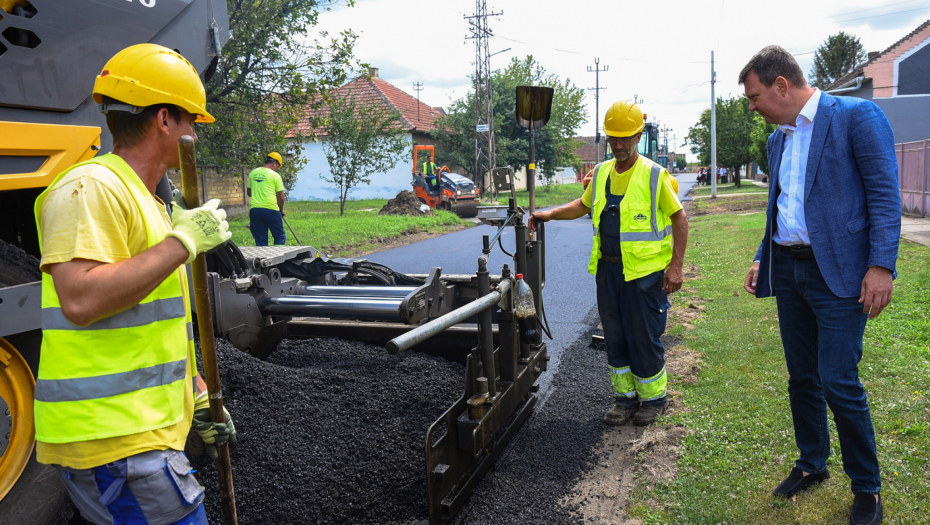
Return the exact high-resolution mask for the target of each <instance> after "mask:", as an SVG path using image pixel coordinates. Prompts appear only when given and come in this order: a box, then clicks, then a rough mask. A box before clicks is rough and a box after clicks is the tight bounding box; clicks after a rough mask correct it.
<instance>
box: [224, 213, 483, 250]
mask: <svg viewBox="0 0 930 525" xmlns="http://www.w3.org/2000/svg"><path fill="white" fill-rule="evenodd" d="M385 202H387V200H386V199H369V200H362V201H346V212H345V215H344V216H340V215H339V203H338V202H319V201H293V202H288V203H287V205H286V206H285V208H284V211H286V212H287V217H286V218H287V221H288V222H289V223H290V225H291V227H293V228H294V231H295V232H296V233H297V237H298V238H300V241H301V243H302V244H304V245H310V246H313V247H315V248H317V249H318V250H320V251H322V252H323V253H325V254H326V255H329V256H331V257H343V256H346V255H349V254H351V253H353V252H357V251H360V250H364V249H365V248H366V247H369V246H370V245H374V244H380V243H381V242H384V240H386V239H389V238H392V237H398V236H401V235H405V234H410V233H418V232H423V231H426V232H444V231H448V230H449V229H450V228H451V227H454V226H457V225H461V224H464V225H467V226H470V225H471V223H470V222H467V221H462V219H460V218H459V217H458V216H456V215H455V214H452V213H448V212H444V211H438V210H437V211H436V213H435V214H434V215H432V216H423V217H417V216H412V217H407V216H399V215H378V210H380V209H381V206H383V205H384V203H385ZM365 209H372V210H373V211H362V210H365ZM248 222H249V217H248V215H243V216H240V217H235V218H233V219H230V220H229V230H230V231H231V232H232V233H233V236H232V240H233V242H235V243H236V244H238V245H240V246H255V241H254V240H253V239H252V234H251V233H250V232H249V230H248V228H246V224H248ZM284 230H285V232H286V233H287V244H288V245H289V246H296V245H297V241H295V240H294V236H293V235H292V234H291V231H290V230H289V229H288V228H287V226H286V225H285V227H284Z"/></svg>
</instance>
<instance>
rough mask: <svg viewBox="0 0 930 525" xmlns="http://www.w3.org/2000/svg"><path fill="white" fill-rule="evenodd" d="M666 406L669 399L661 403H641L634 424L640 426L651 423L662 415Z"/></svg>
mask: <svg viewBox="0 0 930 525" xmlns="http://www.w3.org/2000/svg"><path fill="white" fill-rule="evenodd" d="M666 406H668V401H666V402H665V403H663V404H661V405H641V406H640V407H639V410H638V411H637V412H636V417H635V418H633V424H634V425H636V426H638V427H644V426H646V425H651V424H652V422H653V421H655V420H656V418H657V417H659V416H660V415H662V412H664V411H665V407H666Z"/></svg>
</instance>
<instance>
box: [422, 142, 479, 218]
mask: <svg viewBox="0 0 930 525" xmlns="http://www.w3.org/2000/svg"><path fill="white" fill-rule="evenodd" d="M421 151H422V152H428V153H429V161H428V162H429V163H430V165H432V164H433V163H434V162H435V160H436V152H435V148H434V146H414V147H413V181H412V182H411V183H410V184H411V185H412V186H413V191H414V193H415V194H416V196H417V199H418V200H419V201H420V202H422V203H423V204H426V205H427V206H429V207H430V208H433V209H440V210H446V211H450V212H452V213H454V214H456V215H458V216H459V217H474V216H476V215H477V214H478V199H479V198H480V196H481V192H480V190H479V189H478V188H477V187H476V186H475V183H474V182H472V181H470V180H468V179H467V178H465V177H463V176H461V175H459V174H456V173H452V172H451V171H450V170H449V168H448V166H442V167H441V168H437V169H436V172H435V173H432V174H431V173H423V166H422V164H421V163H420V152H421ZM423 162H427V161H423Z"/></svg>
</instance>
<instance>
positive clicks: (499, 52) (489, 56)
mask: <svg viewBox="0 0 930 525" xmlns="http://www.w3.org/2000/svg"><path fill="white" fill-rule="evenodd" d="M511 49H512V48H509V47H508V48H507V49H501V50H500V51H498V52H497V53H491V54H490V55H488V58H491V57H492V56H494V55H499V54H501V53H503V52H504V51H510V50H511Z"/></svg>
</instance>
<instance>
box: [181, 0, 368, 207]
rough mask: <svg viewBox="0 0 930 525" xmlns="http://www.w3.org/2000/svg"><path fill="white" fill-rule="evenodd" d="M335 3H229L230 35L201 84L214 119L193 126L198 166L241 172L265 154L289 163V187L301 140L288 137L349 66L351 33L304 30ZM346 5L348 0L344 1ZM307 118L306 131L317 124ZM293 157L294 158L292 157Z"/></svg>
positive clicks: (297, 168)
mask: <svg viewBox="0 0 930 525" xmlns="http://www.w3.org/2000/svg"><path fill="white" fill-rule="evenodd" d="M337 3H339V2H338V0H260V1H244V0H231V1H230V2H228V10H229V30H230V33H231V34H232V38H231V39H230V40H229V41H228V42H226V44H225V45H224V46H223V50H222V54H221V56H220V57H219V62H218V64H217V67H216V73H215V74H214V75H213V77H212V78H211V79H210V81H209V82H207V85H206V91H207V110H208V111H210V113H212V114H213V116H215V117H216V123H215V124H208V125H201V126H198V128H197V134H198V135H199V136H200V140H199V143H198V156H199V157H200V162H201V164H212V165H215V166H217V168H218V169H219V172H220V173H241V171H242V170H243V169H246V170H248V169H252V168H255V167H257V166H261V165H262V161H263V160H264V158H265V156H266V155H267V154H268V152H270V151H277V152H279V153H281V154H282V155H284V156H285V157H286V158H287V159H288V160H286V161H285V163H284V166H282V168H281V170H280V171H279V173H280V174H281V178H282V179H283V181H284V186H285V189H286V190H288V191H290V190H291V189H293V186H294V182H295V180H296V174H297V173H298V172H299V171H300V168H301V167H302V166H303V164H304V163H305V162H306V161H305V160H301V158H300V152H301V151H302V149H303V148H302V144H303V141H302V140H300V137H297V140H290V139H289V138H288V134H289V133H290V132H291V130H293V129H294V127H295V126H296V125H297V123H298V122H299V121H300V119H301V118H302V117H303V116H304V113H305V111H306V108H308V107H309V108H317V107H320V105H321V104H323V103H324V102H325V100H326V98H327V97H328V95H329V93H330V92H332V90H334V89H336V88H338V87H339V86H341V85H342V84H343V83H344V82H345V80H346V78H348V76H349V75H350V74H351V72H352V71H354V70H355V68H356V67H355V64H354V59H353V58H352V48H353V46H354V44H355V38H356V36H355V34H354V33H352V32H351V31H344V32H342V33H340V34H338V35H335V36H334V37H330V36H329V35H328V34H327V33H326V32H320V33H319V39H313V38H312V37H311V35H310V32H311V28H312V27H313V26H315V25H316V24H317V22H318V17H319V13H320V11H326V10H329V9H330V6H332V5H335V4H337ZM348 4H349V5H353V4H354V0H348ZM316 124H317V122H316V119H311V122H310V129H315V128H316ZM291 159H293V160H291Z"/></svg>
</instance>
